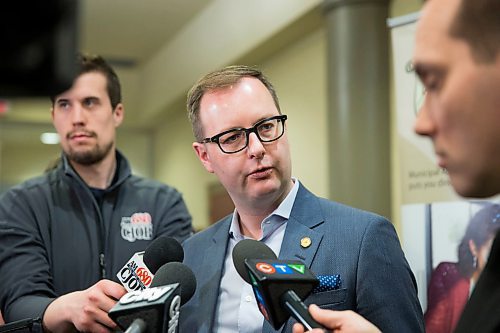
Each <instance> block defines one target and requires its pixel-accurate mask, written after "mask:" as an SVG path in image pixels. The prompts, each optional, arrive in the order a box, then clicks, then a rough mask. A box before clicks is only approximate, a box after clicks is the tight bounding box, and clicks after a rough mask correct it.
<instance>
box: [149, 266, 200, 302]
mask: <svg viewBox="0 0 500 333" xmlns="http://www.w3.org/2000/svg"><path fill="white" fill-rule="evenodd" d="M172 283H179V287H180V290H181V304H184V303H186V302H187V301H189V300H190V299H191V297H192V296H193V294H194V291H195V290H196V278H195V277H194V273H193V271H192V270H191V269H190V268H189V267H188V266H186V265H184V264H182V263H180V262H169V263H166V264H165V265H163V266H161V267H160V268H159V269H158V271H157V272H156V274H155V277H154V278H153V282H152V283H151V286H150V288H152V287H159V286H164V285H167V284H172Z"/></svg>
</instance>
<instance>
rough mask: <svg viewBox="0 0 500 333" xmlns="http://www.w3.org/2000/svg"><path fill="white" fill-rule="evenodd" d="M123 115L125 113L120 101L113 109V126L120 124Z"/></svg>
mask: <svg viewBox="0 0 500 333" xmlns="http://www.w3.org/2000/svg"><path fill="white" fill-rule="evenodd" d="M124 115H125V108H124V107H123V104H122V103H118V104H117V105H116V107H115V109H114V110H113V119H114V122H115V127H118V126H120V125H121V123H122V121H123V116H124Z"/></svg>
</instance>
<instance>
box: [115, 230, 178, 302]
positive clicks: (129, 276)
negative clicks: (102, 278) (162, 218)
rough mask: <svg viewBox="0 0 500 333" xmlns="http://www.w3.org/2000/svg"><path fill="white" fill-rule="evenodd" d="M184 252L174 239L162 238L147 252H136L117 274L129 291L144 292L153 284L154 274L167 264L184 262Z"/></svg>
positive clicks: (150, 245)
mask: <svg viewBox="0 0 500 333" xmlns="http://www.w3.org/2000/svg"><path fill="white" fill-rule="evenodd" d="M183 259H184V250H183V249H182V246H181V244H180V243H179V242H178V241H177V240H176V239H175V238H172V237H167V236H161V237H158V238H156V239H155V240H153V241H152V242H151V243H150V244H149V245H148V247H147V248H146V250H144V251H142V252H136V253H135V254H134V255H133V256H132V258H130V260H129V261H128V262H127V263H126V264H125V266H123V268H122V269H121V270H120V271H119V272H118V273H117V274H116V276H117V277H118V280H119V281H120V283H121V284H122V285H123V286H124V287H125V289H127V291H129V292H130V291H134V290H144V289H145V288H147V287H149V286H150V285H151V283H152V282H153V278H154V274H155V273H156V271H157V270H158V269H159V268H160V266H162V265H163V264H165V263H168V262H174V261H176V262H182V260H183Z"/></svg>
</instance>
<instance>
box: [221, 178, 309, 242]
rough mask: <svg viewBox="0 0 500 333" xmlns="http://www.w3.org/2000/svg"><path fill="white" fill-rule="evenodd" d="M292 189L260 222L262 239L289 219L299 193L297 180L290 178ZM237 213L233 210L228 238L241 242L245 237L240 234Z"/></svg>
mask: <svg viewBox="0 0 500 333" xmlns="http://www.w3.org/2000/svg"><path fill="white" fill-rule="evenodd" d="M292 181H293V187H292V189H291V190H290V192H288V194H287V196H286V197H285V199H284V200H283V201H282V202H281V203H280V205H279V206H278V207H277V208H276V209H275V210H274V211H273V212H272V213H271V214H269V215H268V216H267V217H266V218H265V219H264V220H262V223H261V228H262V239H265V238H267V237H269V235H271V234H272V233H273V232H274V231H275V230H276V229H278V228H279V227H280V226H281V225H282V224H283V223H285V222H287V221H288V219H289V218H290V214H291V212H292V208H293V204H294V202H295V198H296V197H297V192H298V191H299V180H298V179H297V178H294V177H292ZM238 222H239V217H238V212H237V211H236V209H234V212H233V216H232V219H231V227H230V228H229V236H230V237H232V238H235V239H236V240H238V241H239V240H242V239H245V238H246V237H245V236H244V235H243V234H242V233H241V229H240V225H239V223H238Z"/></svg>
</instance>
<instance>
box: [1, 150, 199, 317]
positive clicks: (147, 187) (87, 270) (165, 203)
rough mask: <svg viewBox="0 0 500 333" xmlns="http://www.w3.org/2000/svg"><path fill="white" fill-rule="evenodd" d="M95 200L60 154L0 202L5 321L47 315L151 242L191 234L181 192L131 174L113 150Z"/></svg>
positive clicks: (111, 273)
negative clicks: (57, 302) (111, 171)
mask: <svg viewBox="0 0 500 333" xmlns="http://www.w3.org/2000/svg"><path fill="white" fill-rule="evenodd" d="M116 157H117V171H116V175H115V178H114V181H113V182H112V185H111V186H110V187H109V188H107V189H106V190H104V191H103V193H102V197H101V199H100V200H99V201H100V202H98V200H96V198H95V196H94V195H93V194H92V192H91V190H90V189H89V187H88V186H87V185H86V184H85V183H84V182H83V181H82V179H81V178H80V177H79V176H78V174H77V173H76V172H75V171H74V170H73V168H72V167H71V166H70V164H69V163H68V161H67V159H66V157H65V156H64V155H63V156H62V160H61V163H59V166H58V167H57V168H55V169H53V170H51V171H49V172H47V173H46V174H44V175H43V176H40V177H38V178H34V179H31V180H28V181H26V182H24V183H22V184H20V185H18V186H15V187H13V188H12V189H10V190H9V191H7V192H6V193H4V195H3V196H2V197H0V281H1V283H0V309H1V311H2V313H3V316H4V318H5V320H6V322H9V321H14V320H20V319H24V318H35V317H42V316H43V313H44V311H45V309H46V308H47V306H48V305H49V304H50V302H51V301H52V300H53V299H54V298H56V297H58V296H60V295H63V294H66V293H69V292H73V291H77V290H84V289H86V288H88V287H90V286H92V285H93V284H95V283H96V282H97V281H99V280H101V279H103V278H106V279H110V280H114V281H118V280H117V278H116V274H117V272H118V271H119V269H120V268H122V267H123V265H124V264H125V263H126V262H127V261H128V260H129V259H130V257H131V256H132V255H133V254H134V253H135V252H138V251H144V249H145V248H146V247H147V245H148V244H149V243H150V242H151V240H152V239H154V238H157V237H158V236H162V235H167V236H171V237H174V238H176V239H177V240H179V242H181V241H183V240H184V239H186V238H187V237H189V236H190V235H191V234H192V224H191V216H190V214H189V213H188V211H187V208H186V205H185V203H184V201H183V199H182V196H181V194H180V193H179V192H178V191H177V190H175V189H174V188H172V187H170V186H167V185H164V184H161V183H159V182H156V181H153V180H148V179H144V178H141V177H137V176H134V175H132V174H131V170H130V166H129V164H128V162H127V160H126V159H125V157H124V156H123V155H121V154H120V153H119V152H117V153H116Z"/></svg>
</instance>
